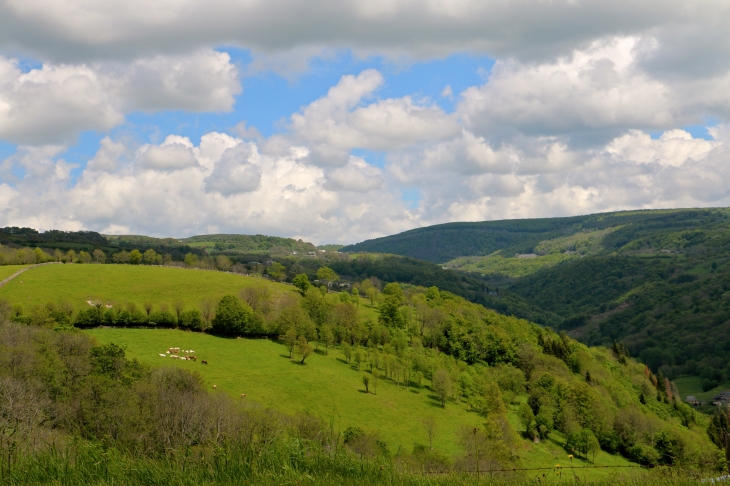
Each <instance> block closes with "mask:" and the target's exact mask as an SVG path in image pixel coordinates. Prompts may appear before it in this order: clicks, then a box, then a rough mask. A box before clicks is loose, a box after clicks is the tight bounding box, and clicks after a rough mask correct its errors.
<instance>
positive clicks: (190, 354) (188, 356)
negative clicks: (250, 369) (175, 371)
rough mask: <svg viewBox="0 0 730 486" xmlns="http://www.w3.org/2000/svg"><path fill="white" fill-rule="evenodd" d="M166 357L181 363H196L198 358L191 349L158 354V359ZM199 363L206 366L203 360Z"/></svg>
mask: <svg viewBox="0 0 730 486" xmlns="http://www.w3.org/2000/svg"><path fill="white" fill-rule="evenodd" d="M180 353H184V354H185V356H180ZM168 356H169V357H170V358H175V359H180V360H182V361H198V358H196V357H195V351H193V350H192V349H182V350H181V349H180V348H168V350H167V351H165V352H164V353H160V357H162V358H167V357H168ZM200 361H201V363H203V364H208V362H207V361H206V360H204V359H202V360H200ZM216 388H218V385H213V389H214V390H215V389H216ZM241 398H246V394H245V393H241Z"/></svg>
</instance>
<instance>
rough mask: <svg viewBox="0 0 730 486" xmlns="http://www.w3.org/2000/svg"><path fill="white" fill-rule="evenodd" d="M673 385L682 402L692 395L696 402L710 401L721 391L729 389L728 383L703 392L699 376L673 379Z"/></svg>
mask: <svg viewBox="0 0 730 486" xmlns="http://www.w3.org/2000/svg"><path fill="white" fill-rule="evenodd" d="M674 383H675V384H676V385H677V388H678V389H679V394H680V395H681V396H682V400H684V399H685V398H686V397H687V395H694V396H695V397H696V398H697V399H698V400H702V401H704V400H711V399H712V397H714V396H715V395H717V394H718V393H720V392H721V391H722V390H727V389H729V388H730V382H728V383H724V384H722V385H719V386H716V387H715V388H713V389H712V390H709V391H706V392H703V391H702V378H700V377H699V376H683V377H682V378H677V379H675V380H674Z"/></svg>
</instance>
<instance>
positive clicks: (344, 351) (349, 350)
mask: <svg viewBox="0 0 730 486" xmlns="http://www.w3.org/2000/svg"><path fill="white" fill-rule="evenodd" d="M341 348H342V354H344V355H345V360H347V363H348V364H349V363H350V359H351V358H352V348H351V347H350V345H349V344H348V343H346V342H344V341H343V342H342V346H341Z"/></svg>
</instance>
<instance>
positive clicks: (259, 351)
mask: <svg viewBox="0 0 730 486" xmlns="http://www.w3.org/2000/svg"><path fill="white" fill-rule="evenodd" d="M86 332H88V333H89V334H90V335H92V336H94V337H95V338H96V339H97V340H98V341H100V342H103V343H109V342H114V343H116V344H119V345H122V346H126V348H127V355H128V356H129V357H133V358H137V359H139V360H140V361H142V362H144V363H148V364H150V365H153V366H154V365H157V366H178V367H182V368H188V369H193V370H196V371H198V372H199V373H200V374H201V375H202V376H203V378H204V379H205V381H206V383H207V385H208V386H209V387H210V388H211V389H212V386H213V385H216V386H217V388H216V390H215V393H230V394H232V395H233V396H235V397H238V396H240V394H242V393H245V394H246V398H242V400H250V401H254V402H257V403H259V404H261V405H264V406H267V407H272V408H275V409H277V410H280V411H283V412H286V413H289V414H293V413H297V412H302V411H308V412H311V413H313V414H315V415H317V416H319V417H321V418H322V419H323V420H324V421H325V422H327V423H329V421H330V420H331V419H332V418H334V419H335V421H336V424H337V426H338V427H339V429H340V430H341V431H344V429H345V428H346V427H349V426H359V427H362V428H363V429H365V430H370V431H377V432H378V433H379V434H380V436H381V438H382V439H383V440H384V441H385V442H386V443H387V444H388V447H389V448H390V450H391V451H393V452H397V451H398V450H399V448H403V450H405V451H408V452H410V451H411V449H412V448H413V446H414V444H416V443H420V444H424V445H426V444H428V437H427V435H426V433H425V431H424V429H423V426H422V425H421V423H420V420H421V419H422V418H423V417H425V416H428V415H433V416H434V417H435V418H436V420H437V422H438V429H439V432H438V435H437V436H436V439H435V444H434V446H435V448H437V449H439V450H441V451H443V452H445V453H447V454H449V455H452V456H454V455H457V454H459V453H460V452H461V448H460V446H459V442H458V431H459V429H460V427H462V426H468V427H470V428H471V427H479V426H481V423H482V422H483V419H482V418H481V417H480V416H479V415H477V414H476V413H473V412H469V411H468V410H467V408H466V405H465V404H463V403H453V402H452V403H448V404H447V406H446V408H445V409H444V408H441V406H440V405H439V404H438V403H437V401H436V400H435V399H434V397H433V396H432V394H431V392H430V390H428V389H427V388H425V387H424V388H421V389H420V390H417V389H414V388H406V387H404V386H396V385H394V384H392V383H390V382H388V381H386V380H384V379H381V380H380V381H379V383H378V386H377V395H373V394H372V393H371V394H366V393H365V390H364V387H363V385H362V375H363V374H364V373H366V372H365V371H364V367H363V371H357V370H355V369H353V368H352V367H351V366H348V365H347V364H346V363H344V355H343V354H342V353H341V352H340V351H339V350H334V349H331V350H330V353H329V355H324V354H317V353H315V354H312V355H311V356H310V357H309V358H307V360H306V364H305V365H300V364H299V363H298V362H296V361H292V360H290V359H289V356H288V352H287V350H286V348H285V347H284V345H282V344H280V343H277V342H275V341H271V340H265V339H242V338H238V339H228V338H220V337H215V336H211V335H207V334H198V333H191V332H185V331H177V330H169V329H116V328H99V329H91V330H88V331H86ZM173 346H175V347H180V348H182V349H193V350H194V351H195V354H196V356H197V357H198V361H195V362H188V361H178V360H173V359H170V358H161V357H159V356H158V354H159V353H164V352H165V350H167V348H169V347H173ZM201 359H205V360H206V361H208V363H209V364H208V365H203V364H202V363H201V361H200V360H201ZM510 414H511V417H510V418H511V419H513V420H512V421H513V422H514V423H515V424H516V423H517V419H516V417H515V416H514V412H510ZM563 443H564V440H563V438H562V436H560V434H555V435H554V437H553V438H552V439H551V440H549V441H544V442H542V443H541V444H533V443H532V442H529V441H524V442H523V444H522V449H523V451H522V452H523V453H524V457H525V459H524V461H523V465H524V467H552V466H554V465H555V464H562V465H566V464H565V463H566V461H567V453H566V452H565V451H564V450H563V448H562V444H563ZM596 463H597V464H598V465H602V466H627V465H631V463H630V462H629V461H627V460H625V459H624V458H622V457H620V456H612V455H610V454H607V453H604V452H600V453H598V454H597V455H596ZM574 465H576V466H583V465H591V463H589V462H587V461H583V460H581V459H578V458H576V459H574ZM627 471H629V472H631V473H639V471H638V470H637V471H634V470H621V473H622V474H624V473H626V472H627ZM615 472H616V470H614V469H598V470H592V471H590V472H589V473H588V474H590V475H591V477H592V478H593V477H595V478H601V477H606V476H607V475H609V474H611V473H615Z"/></svg>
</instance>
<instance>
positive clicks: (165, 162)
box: [137, 135, 198, 171]
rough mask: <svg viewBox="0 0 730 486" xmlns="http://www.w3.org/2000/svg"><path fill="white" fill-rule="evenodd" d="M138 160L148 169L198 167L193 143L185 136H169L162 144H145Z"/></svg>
mask: <svg viewBox="0 0 730 486" xmlns="http://www.w3.org/2000/svg"><path fill="white" fill-rule="evenodd" d="M137 161H138V162H139V163H140V165H141V166H142V167H144V168H147V169H153V170H161V171H175V170H182V169H188V168H191V167H197V166H198V161H197V159H196V158H195V155H194V154H193V144H192V142H191V141H190V139H188V138H185V137H177V136H173V135H171V136H168V137H167V138H166V139H165V142H164V143H162V145H149V144H148V145H143V146H142V147H140V148H139V150H138V151H137Z"/></svg>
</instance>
